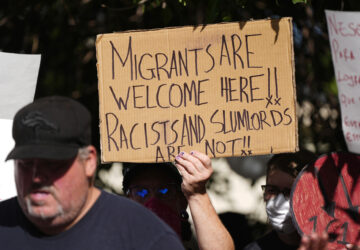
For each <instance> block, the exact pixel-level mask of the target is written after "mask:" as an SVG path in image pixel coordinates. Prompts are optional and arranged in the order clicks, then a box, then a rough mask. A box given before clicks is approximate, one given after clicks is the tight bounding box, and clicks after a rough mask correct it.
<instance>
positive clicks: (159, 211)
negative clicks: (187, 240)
mask: <svg viewBox="0 0 360 250" xmlns="http://www.w3.org/2000/svg"><path fill="white" fill-rule="evenodd" d="M144 206H145V207H147V208H148V209H149V210H151V211H153V212H154V213H155V214H156V215H157V216H159V217H160V218H161V219H162V220H163V221H165V222H166V223H167V224H168V225H169V226H170V227H171V228H172V229H173V230H174V231H175V232H176V233H177V234H178V235H179V237H180V238H181V218H180V215H179V214H177V213H176V211H174V209H172V208H171V207H170V206H168V205H166V204H164V203H163V202H162V201H161V200H159V199H158V198H156V197H152V198H151V199H149V200H148V201H147V202H145V203H144Z"/></svg>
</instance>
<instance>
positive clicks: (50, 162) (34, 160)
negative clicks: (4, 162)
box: [15, 158, 76, 167]
mask: <svg viewBox="0 0 360 250" xmlns="http://www.w3.org/2000/svg"><path fill="white" fill-rule="evenodd" d="M75 159H76V158H71V159H62V160H54V159H44V158H28V159H16V160H15V163H20V164H21V163H24V164H35V163H36V164H37V165H39V166H49V167H51V166H55V165H56V166H59V165H64V166H69V165H71V164H72V163H73V162H74V161H75Z"/></svg>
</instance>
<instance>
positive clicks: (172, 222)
mask: <svg viewBox="0 0 360 250" xmlns="http://www.w3.org/2000/svg"><path fill="white" fill-rule="evenodd" d="M212 172H213V170H212V167H211V160H210V158H209V157H208V156H207V155H205V154H203V153H200V152H197V151H192V152H191V153H186V152H181V153H180V154H179V155H178V156H176V161H175V165H174V164H172V163H123V175H124V179H123V190H124V193H125V195H126V196H127V197H128V198H130V199H132V200H134V201H137V202H139V203H141V204H142V205H144V206H145V207H147V208H148V209H149V210H151V211H153V212H154V213H155V214H156V215H158V216H159V217H160V218H161V219H162V220H163V221H165V222H166V223H167V224H168V225H169V226H170V227H171V228H172V229H174V231H175V232H176V233H177V234H178V236H179V237H180V239H181V240H182V242H183V244H184V246H185V248H186V249H196V248H199V249H204V250H207V249H214V250H216V249H219V250H227V249H229V250H231V249H234V248H235V247H234V243H233V240H232V238H231V236H230V234H229V232H228V231H227V230H226V228H225V227H224V225H223V224H222V223H221V221H220V219H219V217H218V215H217V214H216V211H215V209H214V207H213V206H212V204H211V201H210V198H209V196H208V194H207V192H206V188H205V184H206V182H207V180H208V179H209V178H210V176H211V174H212ZM188 206H189V207H190V212H191V215H192V218H193V221H194V226H195V232H196V238H197V244H198V246H197V245H196V244H195V245H194V243H193V242H192V239H191V238H192V232H191V229H190V223H189V222H188V218H189V215H188V214H187V212H186V209H187V207H188Z"/></svg>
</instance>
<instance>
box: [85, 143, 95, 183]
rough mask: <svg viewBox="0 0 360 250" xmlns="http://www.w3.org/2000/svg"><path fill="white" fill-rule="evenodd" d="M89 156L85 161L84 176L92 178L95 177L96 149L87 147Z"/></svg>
mask: <svg viewBox="0 0 360 250" xmlns="http://www.w3.org/2000/svg"><path fill="white" fill-rule="evenodd" d="M87 149H88V152H89V155H88V157H87V159H86V160H85V173H86V176H88V177H89V178H92V177H93V176H94V175H95V172H96V167H97V153H96V148H95V147H94V146H92V145H90V146H88V147H87Z"/></svg>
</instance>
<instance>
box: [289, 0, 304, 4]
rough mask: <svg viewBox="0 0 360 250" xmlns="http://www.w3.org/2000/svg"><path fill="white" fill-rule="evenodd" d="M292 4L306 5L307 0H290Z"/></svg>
mask: <svg viewBox="0 0 360 250" xmlns="http://www.w3.org/2000/svg"><path fill="white" fill-rule="evenodd" d="M292 2H293V4H297V3H306V2H307V0H292Z"/></svg>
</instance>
